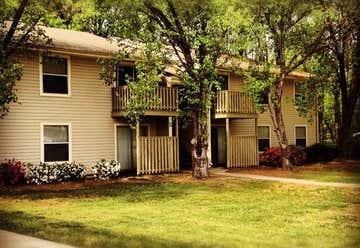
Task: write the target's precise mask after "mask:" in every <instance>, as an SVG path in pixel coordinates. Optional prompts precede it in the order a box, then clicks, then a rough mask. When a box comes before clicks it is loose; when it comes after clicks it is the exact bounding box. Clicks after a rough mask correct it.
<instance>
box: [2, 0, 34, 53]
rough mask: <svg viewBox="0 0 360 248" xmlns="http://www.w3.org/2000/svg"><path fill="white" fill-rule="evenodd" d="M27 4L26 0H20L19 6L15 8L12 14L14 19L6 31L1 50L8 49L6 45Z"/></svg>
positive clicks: (9, 41)
mask: <svg viewBox="0 0 360 248" xmlns="http://www.w3.org/2000/svg"><path fill="white" fill-rule="evenodd" d="M27 4H28V0H22V1H21V3H20V6H19V8H18V9H17V10H16V12H15V14H14V19H13V20H12V22H11V26H10V28H9V31H8V32H7V34H6V36H5V38H4V41H3V47H2V48H3V50H5V51H6V50H8V47H9V45H10V43H11V40H12V38H13V36H14V34H15V32H16V29H17V26H18V25H19V22H20V19H21V16H22V14H23V13H24V10H25V7H26V6H27Z"/></svg>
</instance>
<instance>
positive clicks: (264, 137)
mask: <svg viewBox="0 0 360 248" xmlns="http://www.w3.org/2000/svg"><path fill="white" fill-rule="evenodd" d="M258 136H259V137H258V145H259V152H264V151H265V150H266V149H268V148H269V147H270V127H269V126H258Z"/></svg>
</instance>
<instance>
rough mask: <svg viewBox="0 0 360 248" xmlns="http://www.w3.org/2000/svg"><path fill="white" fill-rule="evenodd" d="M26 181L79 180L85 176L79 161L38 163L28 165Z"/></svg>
mask: <svg viewBox="0 0 360 248" xmlns="http://www.w3.org/2000/svg"><path fill="white" fill-rule="evenodd" d="M26 169H27V170H26V175H25V177H26V182H27V183H29V184H43V183H60V182H66V181H79V180H81V179H83V178H84V177H85V174H86V173H85V167H84V165H82V164H79V163H75V162H72V163H68V162H63V163H51V164H50V163H40V164H38V165H28V166H27V168H26Z"/></svg>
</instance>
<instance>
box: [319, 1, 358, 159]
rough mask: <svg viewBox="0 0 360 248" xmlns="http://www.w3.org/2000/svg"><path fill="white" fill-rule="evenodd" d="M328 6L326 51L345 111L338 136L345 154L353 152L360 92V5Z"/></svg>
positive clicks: (324, 4) (344, 155)
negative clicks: (352, 145) (355, 113)
mask: <svg viewBox="0 0 360 248" xmlns="http://www.w3.org/2000/svg"><path fill="white" fill-rule="evenodd" d="M323 7H324V8H325V9H326V10H327V13H328V15H327V24H328V25H327V29H326V35H327V42H326V47H325V49H326V50H325V51H327V52H328V54H329V56H331V58H332V64H331V65H332V67H333V69H334V73H335V75H336V82H337V86H338V88H339V91H340V92H339V93H340V94H339V95H340V100H341V104H340V111H338V112H339V115H341V116H340V117H339V118H338V120H335V121H336V122H337V123H338V128H337V136H338V137H339V138H338V145H339V147H340V149H341V151H342V157H343V158H348V157H349V155H350V152H351V136H352V133H351V123H352V118H353V114H354V109H355V106H356V102H357V99H358V98H359V96H360V82H359V78H360V5H359V3H358V1H355V0H342V1H338V0H336V1H325V2H324V3H323Z"/></svg>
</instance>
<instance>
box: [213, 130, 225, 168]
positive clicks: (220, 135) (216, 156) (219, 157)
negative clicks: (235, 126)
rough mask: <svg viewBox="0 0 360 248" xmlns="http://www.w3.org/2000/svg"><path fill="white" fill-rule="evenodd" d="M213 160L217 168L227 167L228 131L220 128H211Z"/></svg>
mask: <svg viewBox="0 0 360 248" xmlns="http://www.w3.org/2000/svg"><path fill="white" fill-rule="evenodd" d="M211 158H212V163H213V164H214V165H215V166H225V165H226V129H225V127H222V126H218V127H212V128H211Z"/></svg>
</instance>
